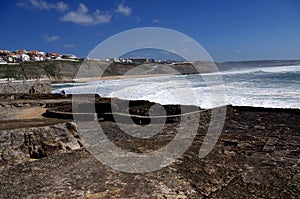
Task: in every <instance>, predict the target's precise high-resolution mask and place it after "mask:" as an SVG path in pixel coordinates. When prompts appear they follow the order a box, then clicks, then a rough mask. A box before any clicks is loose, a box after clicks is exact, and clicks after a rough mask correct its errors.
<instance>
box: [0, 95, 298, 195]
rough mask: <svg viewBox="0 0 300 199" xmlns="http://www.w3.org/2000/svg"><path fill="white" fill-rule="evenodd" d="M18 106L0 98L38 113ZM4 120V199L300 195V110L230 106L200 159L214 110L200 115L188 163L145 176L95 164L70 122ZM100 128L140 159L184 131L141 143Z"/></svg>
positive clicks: (60, 102) (0, 129)
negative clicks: (211, 144)
mask: <svg viewBox="0 0 300 199" xmlns="http://www.w3.org/2000/svg"><path fill="white" fill-rule="evenodd" d="M35 97H36V98H35V102H36V104H38V106H45V108H47V107H49V108H51V109H52V108H54V107H67V106H69V105H70V104H71V98H70V96H66V97H65V96H61V97H59V95H56V96H54V95H48V96H45V95H41V96H38V95H37V96H35ZM39 97H40V98H39ZM16 98H17V99H16V100H11V101H10V100H9V99H10V96H9V95H7V96H6V97H1V96H0V105H1V104H2V103H3V104H5V106H2V107H1V108H2V111H3V110H7V109H9V110H11V109H13V110H18V109H20V110H21V109H22V110H23V109H24V108H25V109H27V108H28V105H29V106H30V107H32V106H36V105H35V104H34V103H33V101H30V99H22V96H19V95H18V96H16ZM41 98H42V99H41ZM108 101H109V100H108V99H105V100H104V101H102V103H106V102H108ZM98 102H101V98H99V100H98ZM14 104H17V105H18V106H17V107H15V106H14ZM144 105H145V106H142V101H140V102H138V103H133V107H132V109H131V111H132V113H133V114H138V113H141V115H147V109H148V108H149V107H148V106H149V102H144ZM98 106H101V103H99V104H98ZM99 108H100V107H99ZM119 109H120V110H121V109H122V107H119ZM0 110H1V109H0ZM57 110H58V111H59V112H62V113H63V112H64V111H66V112H68V109H66V110H65V108H60V109H59V108H58V109H57ZM174 110H175V112H174V113H176V109H174ZM170 111H171V110H170ZM16 112H17V111H16ZM98 117H99V116H98ZM4 119H5V122H3V120H2V121H1V124H0V135H1V136H0V146H1V147H2V149H3V150H2V151H1V153H2V155H1V158H2V165H1V169H0V176H1V177H0V197H1V198H297V197H298V195H299V192H300V169H299V168H300V133H299V132H300V124H299V122H298V121H300V110H292V109H265V108H253V107H232V106H228V107H227V115H226V121H225V125H224V128H223V131H222V134H221V136H220V138H219V140H218V142H217V144H216V146H215V147H214V149H213V150H212V151H211V152H210V153H209V154H208V156H206V157H205V158H203V159H199V157H198V152H199V148H200V146H201V144H202V142H203V139H204V137H205V135H206V132H207V128H208V124H209V121H210V110H206V111H203V112H201V117H200V121H199V127H198V130H197V132H195V133H196V137H195V139H194V141H193V143H192V145H191V146H190V147H189V149H188V150H187V151H186V152H185V153H184V154H183V156H182V157H181V158H179V159H178V160H177V161H175V162H174V163H172V164H171V165H169V166H167V167H165V168H162V169H161V170H158V171H155V172H150V173H142V174H128V173H124V172H119V171H116V170H113V169H111V168H109V167H107V166H106V165H104V164H102V163H101V162H99V161H98V160H96V159H95V158H94V157H93V156H92V155H91V154H90V153H89V152H88V151H87V150H86V149H85V148H84V145H81V140H80V136H81V135H82V134H83V133H84V132H78V131H77V128H76V124H75V123H74V122H72V120H71V119H68V120H66V119H57V118H39V119H31V120H18V119H15V115H11V118H4ZM99 124H100V125H101V128H102V129H103V131H104V132H105V134H106V135H107V137H108V138H109V140H110V141H112V142H113V143H114V144H115V145H117V146H119V147H120V148H122V149H124V150H128V151H132V152H136V153H147V152H149V151H153V150H157V149H159V148H161V147H163V146H165V145H166V144H167V143H169V142H170V141H171V140H172V139H173V138H174V136H175V135H176V131H177V129H178V128H180V126H179V124H178V123H177V122H176V121H173V122H170V123H166V124H165V125H164V127H163V128H162V130H161V132H159V133H158V134H156V135H155V136H153V137H152V138H149V139H137V138H135V137H132V136H129V135H127V134H125V133H124V132H122V131H121V130H120V128H118V125H117V124H116V123H115V122H114V121H113V120H105V119H103V118H101V119H99ZM186 130H189V129H186ZM9 154H10V155H9ZM18 157H19V158H18ZM33 159H35V161H30V160H33Z"/></svg>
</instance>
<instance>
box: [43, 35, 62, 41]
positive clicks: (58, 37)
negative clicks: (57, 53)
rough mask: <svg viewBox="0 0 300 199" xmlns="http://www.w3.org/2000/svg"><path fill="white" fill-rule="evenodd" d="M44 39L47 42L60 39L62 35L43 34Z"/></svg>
mask: <svg viewBox="0 0 300 199" xmlns="http://www.w3.org/2000/svg"><path fill="white" fill-rule="evenodd" d="M43 37H44V40H45V41H46V42H54V41H57V40H59V39H60V36H57V35H54V36H49V35H43Z"/></svg>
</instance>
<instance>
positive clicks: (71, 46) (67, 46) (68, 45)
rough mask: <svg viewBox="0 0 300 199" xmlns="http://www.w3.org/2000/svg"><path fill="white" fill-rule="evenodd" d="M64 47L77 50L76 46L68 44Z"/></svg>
mask: <svg viewBox="0 0 300 199" xmlns="http://www.w3.org/2000/svg"><path fill="white" fill-rule="evenodd" d="M64 47H65V48H75V47H76V46H75V45H74V44H67V45H65V46H64Z"/></svg>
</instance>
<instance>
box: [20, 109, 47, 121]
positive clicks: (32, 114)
mask: <svg viewBox="0 0 300 199" xmlns="http://www.w3.org/2000/svg"><path fill="white" fill-rule="evenodd" d="M45 112H46V108H43V107H34V108H28V109H23V110H20V113H19V114H18V115H17V116H16V117H17V119H34V118H42V117H43V116H42V114H43V113H45Z"/></svg>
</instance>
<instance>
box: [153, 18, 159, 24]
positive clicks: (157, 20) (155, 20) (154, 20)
mask: <svg viewBox="0 0 300 199" xmlns="http://www.w3.org/2000/svg"><path fill="white" fill-rule="evenodd" d="M152 22H153V23H159V22H160V20H159V19H153V21H152Z"/></svg>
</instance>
